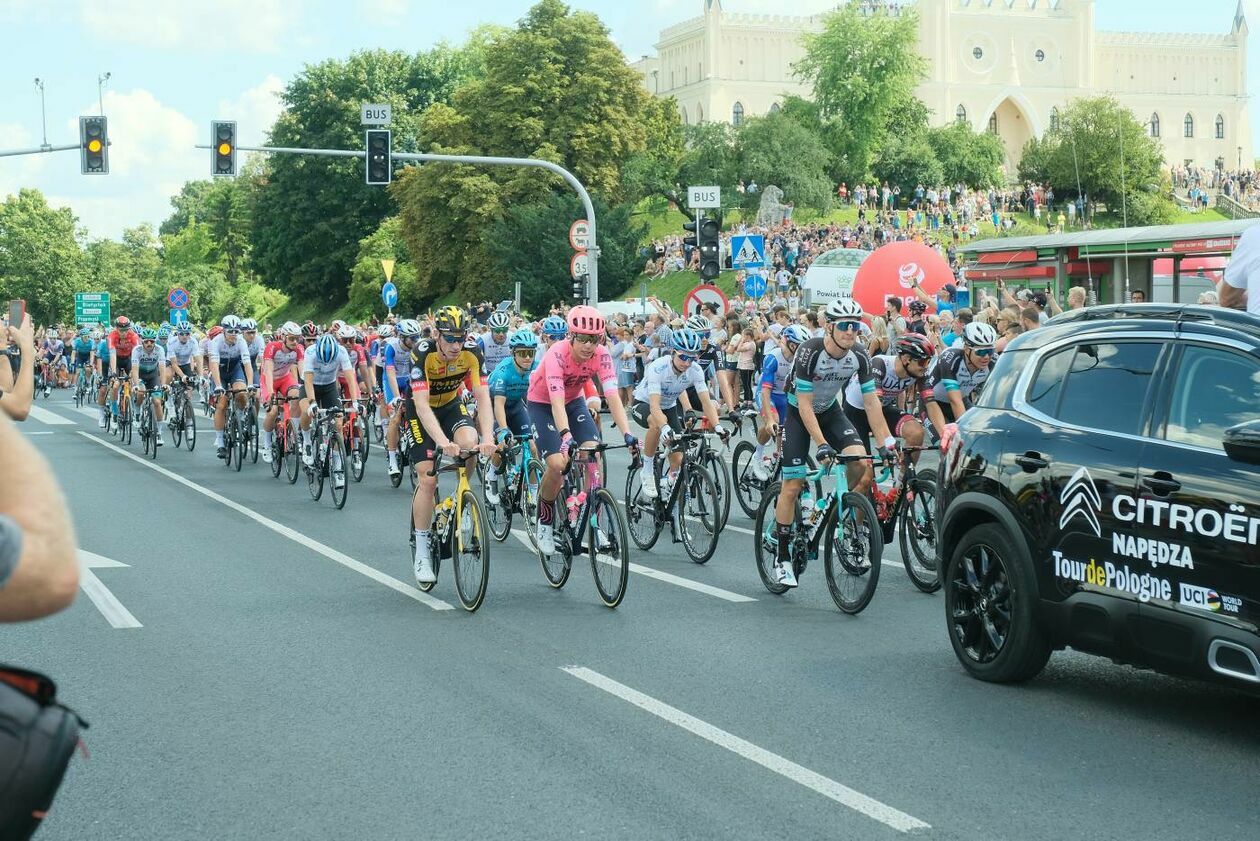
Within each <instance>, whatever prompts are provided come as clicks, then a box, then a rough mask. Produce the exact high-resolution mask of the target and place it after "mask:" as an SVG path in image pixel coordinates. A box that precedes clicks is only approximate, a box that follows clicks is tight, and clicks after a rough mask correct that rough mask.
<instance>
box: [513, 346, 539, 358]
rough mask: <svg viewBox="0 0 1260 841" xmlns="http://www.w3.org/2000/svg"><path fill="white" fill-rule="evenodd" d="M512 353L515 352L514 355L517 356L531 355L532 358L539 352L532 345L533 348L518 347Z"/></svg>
mask: <svg viewBox="0 0 1260 841" xmlns="http://www.w3.org/2000/svg"><path fill="white" fill-rule="evenodd" d="M512 353H513V355H515V356H528V357H530V358H531V359H532V358H533V357H534V356H535V354H537V353H538V351H536V350H534V349H533V348H532V347H531V348H518V349H516V350H514V351H512Z"/></svg>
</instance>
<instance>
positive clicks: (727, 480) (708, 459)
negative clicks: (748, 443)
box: [704, 450, 734, 529]
mask: <svg viewBox="0 0 1260 841" xmlns="http://www.w3.org/2000/svg"><path fill="white" fill-rule="evenodd" d="M704 466H705V468H706V469H707V470H708V471H709V478H711V479H712V480H713V487H714V489H715V490H716V491H717V497H718V504H719V506H720V511H721V515H722V516H721V520H720V521H719V522H718V528H719V529H722V528H725V527H726V521H727V519H729V518H730V516H731V494H732V493H733V492H734V488H733V487H732V483H731V472H730V471H729V470H727V469H726V464H725V463H723V461H722V457H721V456H720V455H718V453H717V451H716V450H709V451H708V455H707V456H705V459H704Z"/></svg>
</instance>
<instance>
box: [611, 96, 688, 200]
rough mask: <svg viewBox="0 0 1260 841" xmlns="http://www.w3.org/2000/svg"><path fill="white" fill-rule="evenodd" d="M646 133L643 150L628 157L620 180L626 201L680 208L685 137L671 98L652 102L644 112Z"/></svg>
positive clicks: (650, 100) (675, 102) (675, 104)
mask: <svg viewBox="0 0 1260 841" xmlns="http://www.w3.org/2000/svg"><path fill="white" fill-rule="evenodd" d="M642 123H643V128H644V130H645V132H646V138H645V140H644V147H643V150H642V151H640V152H637V153H636V154H634V155H631V156H630V158H629V160H627V161H626V165H625V167H624V168H623V169H622V173H621V180H622V187H623V189H624V191H625V197H626V200H627V201H639V200H642V199H646V198H658V199H665V200H668V201H671V202H674V203H675V204H678V205H682V204H683V203H684V202H683V197H682V196H681V195H680V185H679V180H678V179H679V172H680V170H681V169H682V162H683V156H684V155H685V154H686V150H687V137H686V133H685V131H684V127H683V124H682V120H681V119H680V118H679V116H678V102H677V101H676V100H675V99H674V98H673V97H666V98H664V99H658V98H655V97H653V98H651V99H649V100H648V102H647V103H646V105H645V106H644V109H643V115H642Z"/></svg>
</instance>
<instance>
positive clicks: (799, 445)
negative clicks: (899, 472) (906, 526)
mask: <svg viewBox="0 0 1260 841" xmlns="http://www.w3.org/2000/svg"><path fill="white" fill-rule="evenodd" d="M862 315H863V313H862V306H861V304H859V303H858V302H857V301H855V300H853V299H852V298H841V299H840V300H838V301H833V302H832V303H831V304H829V305H828V306H827V310H826V312H825V313H824V318H825V321H826V326H825V327H824V328H823V335H822V338H818V339H810V340H809V341H808V342H805V344H803V345H801V346H800V348H798V349H797V351H796V356H795V357H794V358H793V360H792V374H791V376H790V377H789V382H788V409H787V418H786V420H785V422H784V424H783V461H782V464H783V486H782V489H781V490H780V491H779V499H778V503H777V504H776V506H775V510H774V519H775V536H776V540H777V543H778V559H777V561H776V563H775V575H776V577H777V578H778V581H779V583H781V584H784V585H786V586H788V587H795V586H796V573H795V570H793V569H792V564H791V562H790V561H789V560H788V543H789V540H790V538H791V535H792V528H793V525H792V524H793V521H794V519H795V517H796V500H797V498H798V497H799V496H800V493H801V490H802V488H803V487H804V485H805V475H806V467H805V456H806V455H808V453H809V446H810V444H811V443H813V444H817V445H818V460H819V461H820V462H821V461H824V460H826V459H828V458H829V457H830V456H832V455H834V454H835V453H836V451H839V452H840V453H841V454H842V455H858V456H860V455H863V454H864V453H865V452H866V450H865V449H864V448H863V446H862V439H861V438H860V437H859V436H858V433H857V430H856V429H854V428H853V423H852V422H851V421H850V420H849V418H848V416H847V415H845V413H844V406H843V403H842V399H841V395H840V392H841V391H842V390H843V389H844V387H845V385H846V384H847V383H848V382H849V380H851V379H853V378H854V377H855V376H856V377H857V381H858V387H859V388H860V389H861V392H862V404H863V407H864V408H865V409H866V417H867V420H868V421H869V423H870V425H871V429H873V430H874V432H875V435H876V437H877V440H879V441H881V442H882V444H881V446H880V448H879V454H880V457H881V458H882V459H883V460H884V461H885V462H886V463H889V462H891V461H892V459H893V455H892V447H894V446H895V445H896V443H897V441H896V439H895V438H893V437H892V436H891V435H890V434H889V430H888V423H887V421H885V420H884V410H883V407H882V406H881V405H880V402H879V398H878V397H877V396H876V382H875V376H874V374H873V373H872V371H871V364H870V360H869V359H868V358H867V355H866V351H865V350H864V349H863V348H862V346H861V344H859V343H858V336H859V331H860V329H861V324H862ZM846 471H847V473H848V480H849V489H850V490H853V491H857V492H859V493H865V492H866V488H867V486H868V485H869V479H868V474H867V470H866V465H865V463H863V462H860V461H854V462H850V463H849V464H848V466H847V467H846Z"/></svg>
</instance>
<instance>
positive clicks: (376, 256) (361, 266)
mask: <svg viewBox="0 0 1260 841" xmlns="http://www.w3.org/2000/svg"><path fill="white" fill-rule="evenodd" d="M381 260H393V261H394V276H393V283H394V285H395V286H397V287H398V306H397V307H395V309H396V310H397V311H398V312H400V313H408V314H414V313H417V312H420V311H421V310H423V309H425V308H426V307H428V305H429V304H430V303H431V299H424V298H422V297H421V296H420V295H419V294H418V293H419V290H418V287H417V285H416V267H415V266H414V265H413V264H412V262H411V255H410V253H409V252H408V251H407V244H406V243H405V242H404V241H403V238H402V219H400V218H399V217H397V216H391V217H389V218H388V219H386V220H385V221H384V222H382V223H381V226H380V227H379V228H377V229H376V230H375V231H373V232H372V233H371V234H370V235H368V236H366V237H364V238H363V240H362V241H360V242H359V258H358V260H356V261H355V264H354V270H353V271H352V272H351V275H350V312H352V313H354V315H355V316H356V317H362V318H366V317H368V316H370V315H378V316H382V317H383V316H384V315H385V313H386V309H385V303H384V302H383V301H382V300H381V286H382V285H383V284H384V282H385V272H384V269H382V268H381Z"/></svg>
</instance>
